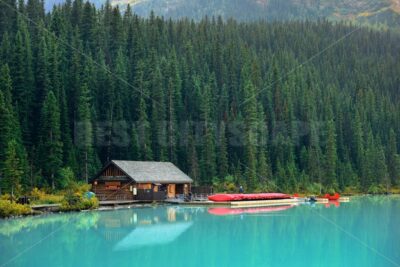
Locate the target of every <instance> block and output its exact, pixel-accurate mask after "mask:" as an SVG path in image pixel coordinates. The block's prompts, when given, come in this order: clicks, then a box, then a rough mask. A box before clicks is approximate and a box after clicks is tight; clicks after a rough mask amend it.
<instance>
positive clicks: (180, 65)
mask: <svg viewBox="0 0 400 267" xmlns="http://www.w3.org/2000/svg"><path fill="white" fill-rule="evenodd" d="M0 25H1V27H0V40H1V45H0V60H1V71H0V127H1V129H0V169H1V172H0V173H1V174H0V177H1V188H2V190H3V192H5V191H10V190H12V189H14V190H17V189H29V188H31V187H33V186H47V187H49V188H62V187H64V186H65V185H66V183H67V182H68V181H66V179H67V178H66V175H63V173H66V172H67V173H69V174H70V173H71V172H73V173H74V174H75V176H76V177H77V178H76V179H78V180H82V181H85V180H87V179H88V178H90V177H91V176H92V175H93V174H94V173H96V172H97V171H98V170H99V168H100V167H101V165H102V164H104V163H105V162H107V161H108V160H111V159H126V160H156V161H172V162H173V163H175V164H176V165H177V166H179V167H180V168H181V169H182V170H184V171H185V172H187V173H188V174H189V175H190V176H191V177H192V178H193V179H194V180H195V182H196V183H197V184H211V183H222V182H224V181H232V180H233V181H235V182H236V183H241V184H244V185H246V186H247V188H248V189H249V190H255V189H258V190H279V191H298V190H305V189H307V188H309V187H310V186H312V185H316V184H322V185H323V186H324V188H325V189H326V190H344V189H345V188H347V187H354V188H358V189H360V190H362V191H368V190H369V189H370V188H371V187H374V186H377V185H383V186H385V187H390V186H393V185H398V184H399V183H400V156H399V151H400V93H399V89H400V88H399V86H400V61H399V60H398V59H399V58H400V36H398V35H397V34H394V33H391V32H390V31H389V32H377V31H372V30H368V29H359V30H358V29H357V28H355V27H353V26H351V25H344V24H335V25H333V24H332V23H330V22H326V21H320V22H318V23H314V22H287V23H266V22H253V23H238V22H236V21H234V20H228V21H226V22H223V21H222V20H221V19H220V18H216V19H214V18H213V19H208V18H204V19H203V20H202V21H200V22H198V23H195V22H193V21H190V20H179V21H172V20H164V19H162V18H160V17H156V16H154V15H153V14H152V15H150V17H149V18H148V19H144V18H141V17H138V16H137V15H135V14H133V13H132V12H131V10H130V8H129V7H128V8H127V10H126V11H125V12H120V11H119V9H118V8H116V7H111V6H110V5H109V4H106V5H105V6H104V7H103V8H101V9H96V8H95V7H94V6H93V5H92V4H90V3H83V2H82V1H80V0H77V1H74V2H70V1H67V3H65V4H64V5H61V6H58V7H55V8H54V9H53V11H52V12H50V13H48V14H46V13H45V11H44V9H43V2H42V1H39V0H28V1H27V2H26V3H24V2H23V1H20V2H18V3H15V2H14V0H8V1H2V2H1V13H0ZM350 32H352V34H350V35H349V33H350ZM346 35H348V37H347V38H345V39H343V36H346ZM338 40H339V41H338ZM336 42H337V43H336ZM332 44H334V45H332ZM327 48H328V49H327ZM70 176H71V175H68V177H70Z"/></svg>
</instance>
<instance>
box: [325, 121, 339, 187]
mask: <svg viewBox="0 0 400 267" xmlns="http://www.w3.org/2000/svg"><path fill="white" fill-rule="evenodd" d="M337 161H338V159H337V150H336V133H335V124H334V122H333V120H332V119H331V120H329V121H328V123H327V137H326V151H325V183H324V184H326V185H327V186H328V187H330V188H333V189H335V190H337V188H338V185H337V177H336V168H337Z"/></svg>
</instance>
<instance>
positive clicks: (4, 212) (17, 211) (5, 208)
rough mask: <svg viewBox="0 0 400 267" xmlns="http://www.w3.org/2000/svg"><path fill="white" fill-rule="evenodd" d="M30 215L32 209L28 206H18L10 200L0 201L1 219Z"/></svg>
mask: <svg viewBox="0 0 400 267" xmlns="http://www.w3.org/2000/svg"><path fill="white" fill-rule="evenodd" d="M30 213H31V208H30V207H29V206H27V205H21V204H17V203H15V202H11V201H9V200H0V218H6V217H10V216H20V215H28V214H30Z"/></svg>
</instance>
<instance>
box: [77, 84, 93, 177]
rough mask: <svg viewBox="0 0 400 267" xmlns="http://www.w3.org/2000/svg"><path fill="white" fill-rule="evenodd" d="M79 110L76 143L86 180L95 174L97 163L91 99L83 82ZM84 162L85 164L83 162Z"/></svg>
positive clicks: (81, 171)
mask: <svg viewBox="0 0 400 267" xmlns="http://www.w3.org/2000/svg"><path fill="white" fill-rule="evenodd" d="M80 94H81V95H80V97H79V103H78V110H77V122H76V123H75V124H76V126H75V127H76V130H75V145H76V146H77V147H78V154H79V162H81V164H80V165H81V169H80V172H79V174H80V175H81V176H82V177H83V178H84V180H85V181H86V182H88V180H89V176H90V175H92V174H94V171H95V170H93V167H94V165H95V162H94V155H93V126H92V120H91V103H90V102H91V99H90V93H89V88H88V86H87V84H83V85H82V87H81V90H80ZM82 163H83V164H82Z"/></svg>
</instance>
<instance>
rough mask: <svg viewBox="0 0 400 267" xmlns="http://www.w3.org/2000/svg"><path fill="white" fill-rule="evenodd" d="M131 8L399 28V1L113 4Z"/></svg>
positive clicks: (123, 0) (140, 0)
mask: <svg viewBox="0 0 400 267" xmlns="http://www.w3.org/2000/svg"><path fill="white" fill-rule="evenodd" d="M112 3H113V4H114V5H116V4H119V5H122V6H126V4H128V3H129V4H131V5H132V7H133V9H134V10H135V12H137V13H138V14H140V15H148V14H149V13H150V11H151V10H153V11H154V12H155V13H156V14H157V15H162V16H165V17H172V18H182V17H189V18H193V19H195V20H199V19H201V18H203V17H204V16H206V15H207V16H222V17H223V18H235V19H237V20H254V19H266V20H293V19H297V20H298V19H302V20H304V19H318V18H327V19H330V20H349V21H357V22H362V23H368V24H372V25H376V26H389V27H399V26H400V15H399V13H400V2H399V1H398V0H378V1H377V0H349V1H342V0H285V1H282V0H114V1H113V2H112Z"/></svg>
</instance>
